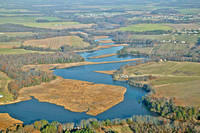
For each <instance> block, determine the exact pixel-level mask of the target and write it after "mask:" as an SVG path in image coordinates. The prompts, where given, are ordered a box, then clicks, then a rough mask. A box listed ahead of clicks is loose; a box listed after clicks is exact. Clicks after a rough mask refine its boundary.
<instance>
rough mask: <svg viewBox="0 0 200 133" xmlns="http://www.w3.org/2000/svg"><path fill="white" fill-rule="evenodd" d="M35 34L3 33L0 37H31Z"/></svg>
mask: <svg viewBox="0 0 200 133" xmlns="http://www.w3.org/2000/svg"><path fill="white" fill-rule="evenodd" d="M34 34H36V33H32V32H4V33H0V37H1V36H8V37H17V36H31V35H34Z"/></svg>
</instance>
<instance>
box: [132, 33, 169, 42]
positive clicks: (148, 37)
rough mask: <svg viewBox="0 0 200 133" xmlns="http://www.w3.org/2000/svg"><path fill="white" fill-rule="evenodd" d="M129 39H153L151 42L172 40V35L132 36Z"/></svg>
mask: <svg viewBox="0 0 200 133" xmlns="http://www.w3.org/2000/svg"><path fill="white" fill-rule="evenodd" d="M129 38H132V39H151V40H158V41H163V40H172V35H168V34H167V35H131V36H129Z"/></svg>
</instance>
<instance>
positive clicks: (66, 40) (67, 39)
mask: <svg viewBox="0 0 200 133" xmlns="http://www.w3.org/2000/svg"><path fill="white" fill-rule="evenodd" d="M23 45H25V46H34V47H43V48H51V49H58V48H60V47H61V46H63V45H69V46H72V47H74V48H85V47H88V46H90V44H89V43H87V42H84V41H83V39H82V38H80V37H78V36H62V37H54V38H47V39H40V40H28V41H25V42H24V43H23Z"/></svg>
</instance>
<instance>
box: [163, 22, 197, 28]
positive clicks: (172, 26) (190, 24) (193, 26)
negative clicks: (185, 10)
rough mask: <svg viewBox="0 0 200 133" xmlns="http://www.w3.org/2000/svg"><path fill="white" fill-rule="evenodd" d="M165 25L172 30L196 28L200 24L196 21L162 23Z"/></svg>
mask: <svg viewBox="0 0 200 133" xmlns="http://www.w3.org/2000/svg"><path fill="white" fill-rule="evenodd" d="M163 25H165V26H168V27H171V28H172V29H174V30H180V29H184V28H185V29H197V28H200V25H199V24H197V23H189V24H163Z"/></svg>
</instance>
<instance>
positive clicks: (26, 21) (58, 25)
mask: <svg viewBox="0 0 200 133" xmlns="http://www.w3.org/2000/svg"><path fill="white" fill-rule="evenodd" d="M42 18H43V19H47V20H49V21H50V22H44V23H37V22H36V19H37V17H0V24H6V23H13V24H22V25H24V26H28V27H36V28H49V29H65V28H82V27H91V26H92V24H80V23H78V22H51V21H59V20H60V19H58V18H56V17H42Z"/></svg>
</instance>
